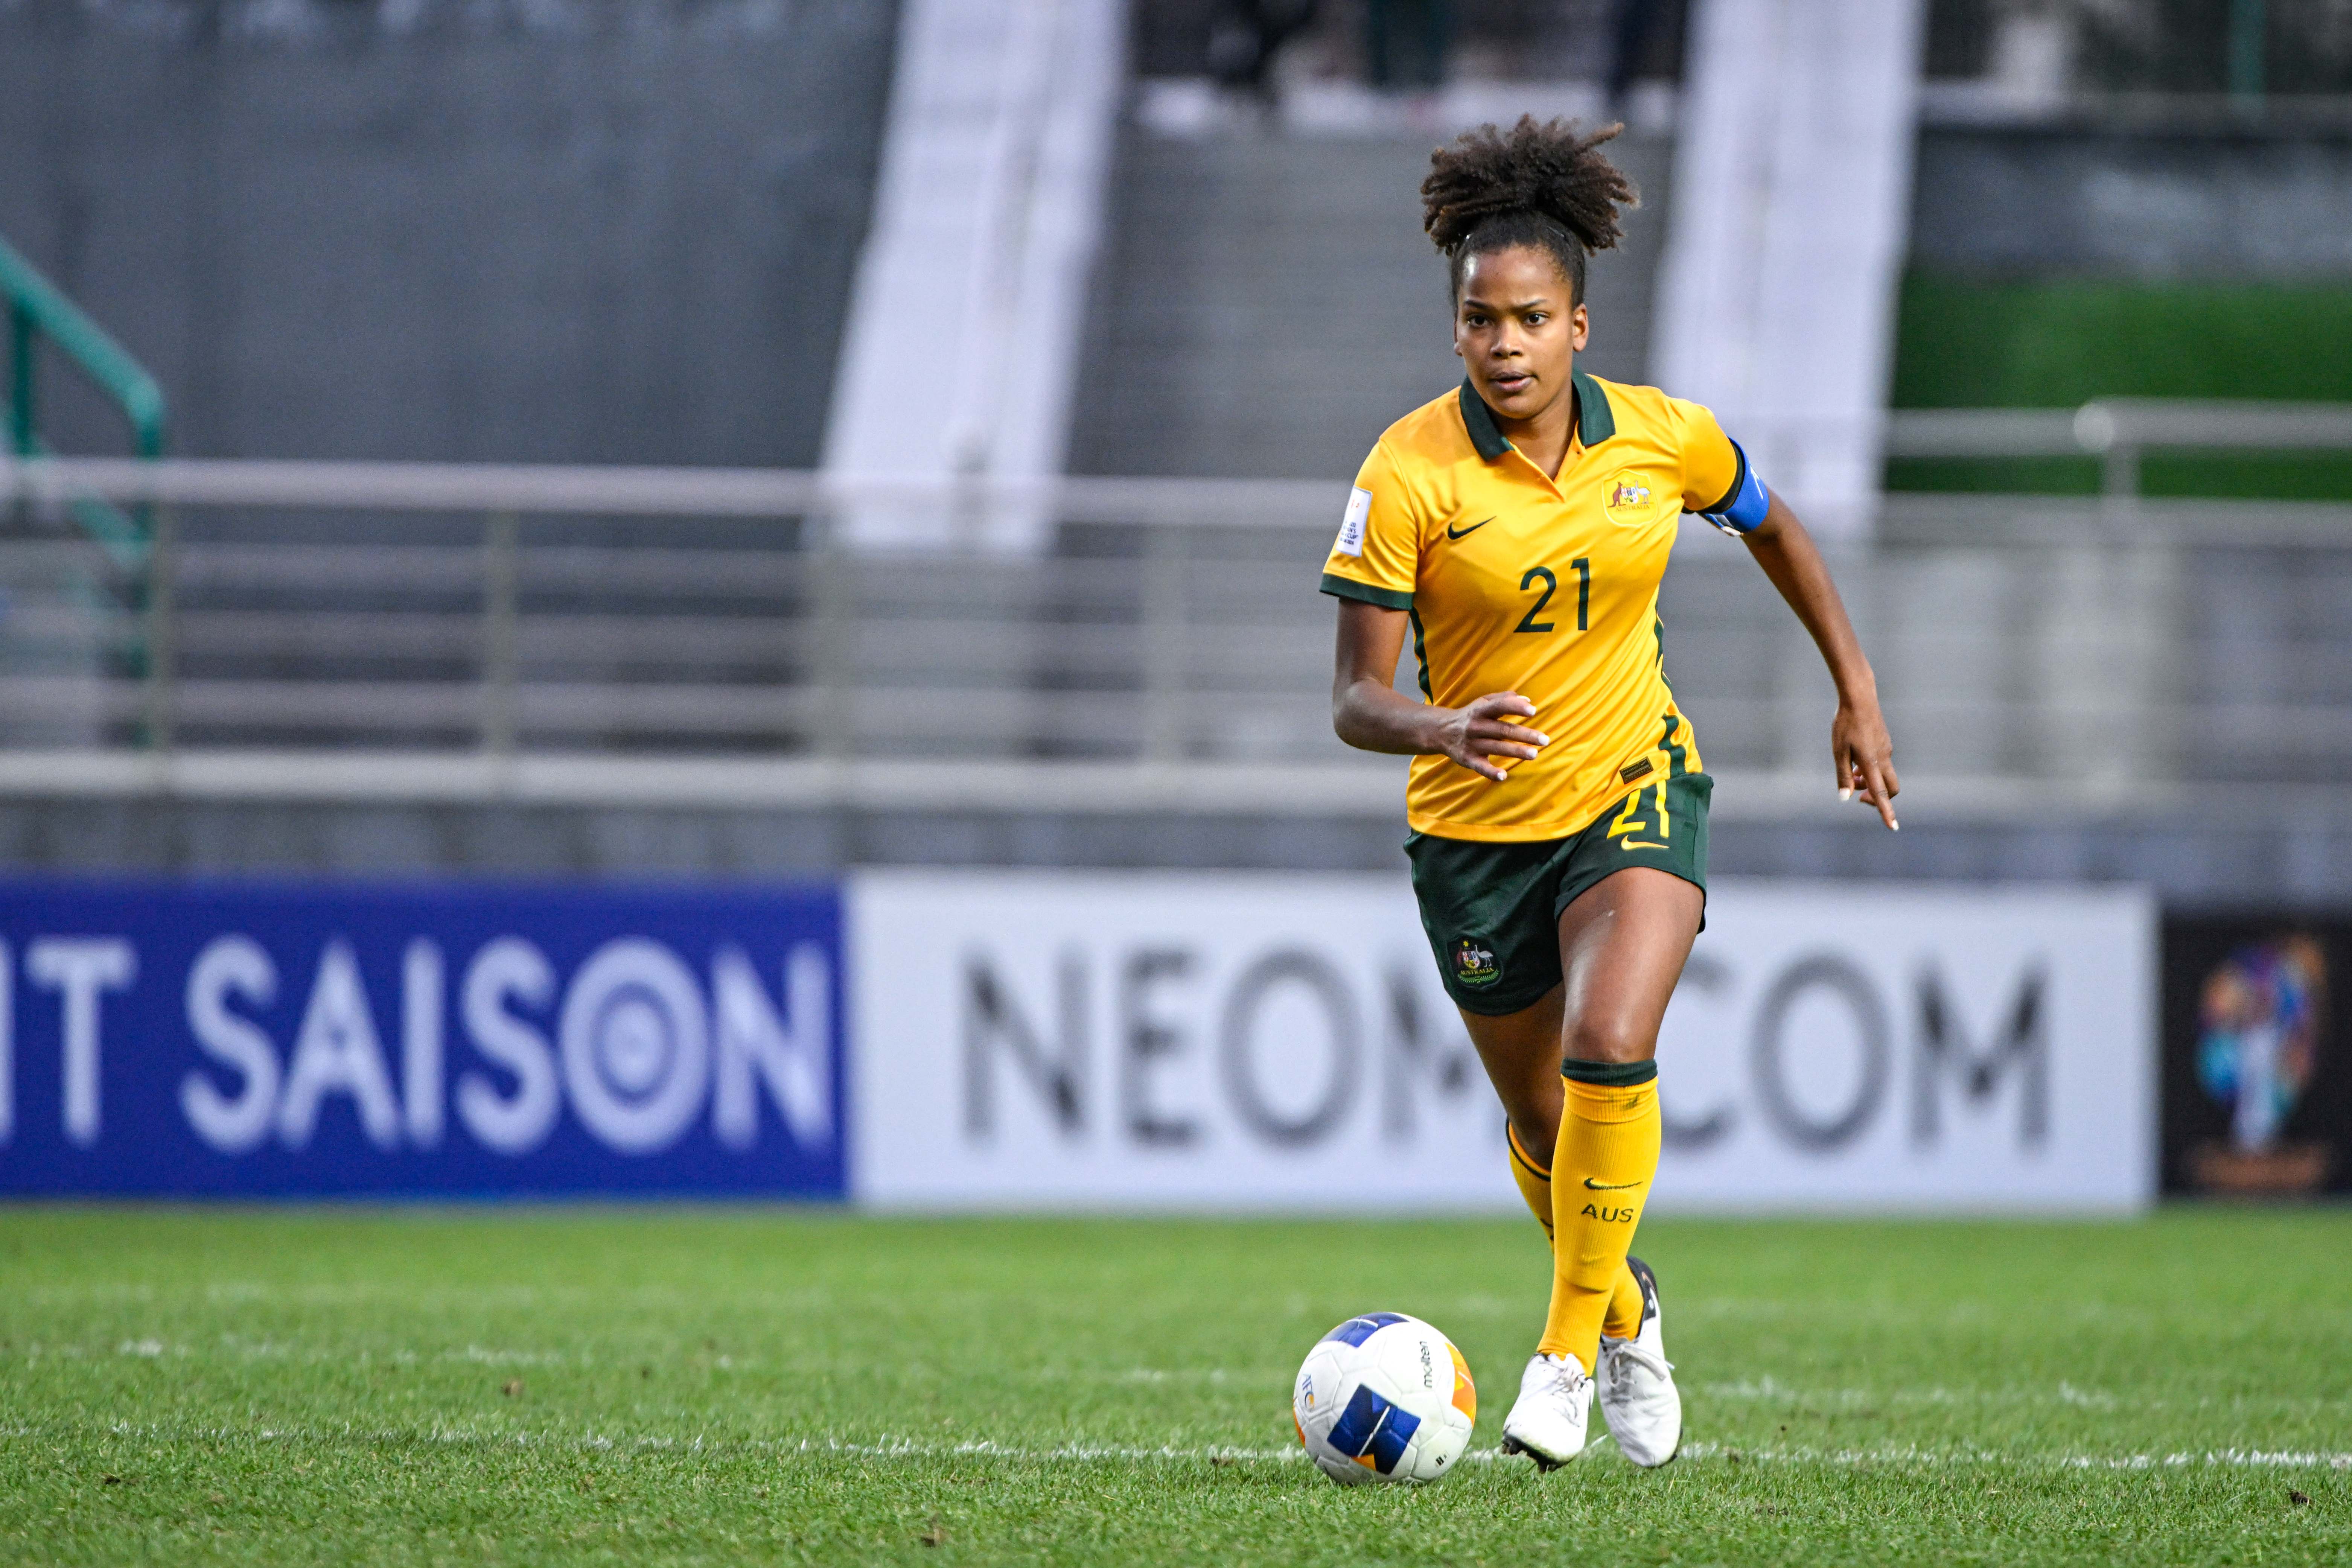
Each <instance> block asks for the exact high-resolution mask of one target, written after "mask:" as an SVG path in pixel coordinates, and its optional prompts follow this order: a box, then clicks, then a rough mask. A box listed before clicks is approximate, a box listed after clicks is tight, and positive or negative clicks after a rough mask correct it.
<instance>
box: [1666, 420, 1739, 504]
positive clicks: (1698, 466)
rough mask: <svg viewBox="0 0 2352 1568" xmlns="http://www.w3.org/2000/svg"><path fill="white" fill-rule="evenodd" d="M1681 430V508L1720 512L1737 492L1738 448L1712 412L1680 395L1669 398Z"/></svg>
mask: <svg viewBox="0 0 2352 1568" xmlns="http://www.w3.org/2000/svg"><path fill="white" fill-rule="evenodd" d="M1669 401H1670V402H1671V404H1672V405H1673V406H1674V411H1675V415H1676V416H1678V417H1677V418H1676V420H1675V423H1676V424H1677V425H1678V426H1680V427H1681V431H1682V455H1683V510H1685V511H1695V512H1719V511H1721V510H1724V509H1725V508H1726V507H1727V506H1729V505H1730V504H1731V503H1732V500H1733V499H1734V498H1735V497H1736V496H1737V495H1738V491H1739V480H1740V469H1741V468H1742V466H1743V465H1742V462H1741V459H1740V456H1739V448H1738V447H1735V446H1733V445H1732V444H1731V437H1728V436H1727V435H1725V434H1724V433H1723V426H1720V425H1718V424H1717V423H1716V420H1715V415H1714V413H1713V412H1712V411H1711V410H1709V409H1707V408H1706V407H1704V406H1702V405H1699V404H1696V403H1685V402H1684V401H1683V400H1682V399H1681V398H1679V397H1676V398H1672V399H1669Z"/></svg>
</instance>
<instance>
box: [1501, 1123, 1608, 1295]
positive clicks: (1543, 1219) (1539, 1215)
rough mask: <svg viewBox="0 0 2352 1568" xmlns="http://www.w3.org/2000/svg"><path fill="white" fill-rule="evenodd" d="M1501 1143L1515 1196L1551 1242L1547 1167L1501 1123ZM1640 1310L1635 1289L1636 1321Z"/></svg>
mask: <svg viewBox="0 0 2352 1568" xmlns="http://www.w3.org/2000/svg"><path fill="white" fill-rule="evenodd" d="M1503 1140H1504V1142H1507V1143H1508V1144H1509V1145H1510V1146H1511V1180H1513V1181H1515V1182H1517V1183H1518V1184H1519V1196H1521V1197H1523V1198H1525V1199H1527V1200H1528V1208H1529V1209H1530V1210H1531V1211H1533V1213H1534V1215H1535V1216H1536V1223H1537V1224H1538V1225H1540V1226H1543V1230H1544V1240H1545V1242H1546V1243H1547V1244H1549V1242H1550V1240H1551V1171H1550V1168H1549V1166H1547V1165H1545V1164H1544V1163H1542V1162H1540V1161H1538V1160H1537V1159H1536V1158H1535V1157H1534V1156H1533V1155H1531V1154H1529V1153H1528V1146H1527V1145H1526V1144H1525V1143H1523V1142H1520V1140H1519V1130H1518V1129H1517V1128H1516V1127H1513V1126H1512V1125H1510V1124H1509V1123H1508V1122H1505V1123H1504V1124H1503ZM1625 1278H1626V1282H1627V1283H1628V1284H1631V1283H1632V1282H1633V1276H1632V1275H1631V1274H1628V1275H1627V1276H1626V1277H1625ZM1641 1311H1642V1292H1641V1288H1640V1287H1638V1286H1636V1287H1634V1290H1633V1312H1634V1316H1635V1317H1636V1318H1637V1319H1638V1318H1639V1317H1640V1315H1641Z"/></svg>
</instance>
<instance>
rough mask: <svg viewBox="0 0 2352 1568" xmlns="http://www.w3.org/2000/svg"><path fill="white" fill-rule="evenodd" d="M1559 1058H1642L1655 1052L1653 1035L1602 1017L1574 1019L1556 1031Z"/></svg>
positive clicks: (1577, 1059)
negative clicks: (1583, 1019) (1601, 1018)
mask: <svg viewBox="0 0 2352 1568" xmlns="http://www.w3.org/2000/svg"><path fill="white" fill-rule="evenodd" d="M1559 1045H1560V1050H1559V1054H1560V1059H1561V1060H1562V1061H1571V1062H1645V1061H1648V1060H1649V1059H1650V1058H1652V1057H1654V1056H1655V1055H1656V1054H1657V1050H1658V1040H1657V1037H1656V1036H1654V1035H1652V1034H1648V1033H1645V1032H1644V1031H1643V1030H1640V1029H1635V1028H1630V1027H1628V1026H1624V1025H1622V1024H1615V1023H1611V1022H1608V1021H1606V1020H1593V1021H1591V1022H1585V1021H1581V1020H1580V1021H1578V1022H1575V1023H1571V1024H1570V1025H1569V1026H1567V1027H1566V1028H1564V1029H1562V1030H1561V1031H1560V1040H1559Z"/></svg>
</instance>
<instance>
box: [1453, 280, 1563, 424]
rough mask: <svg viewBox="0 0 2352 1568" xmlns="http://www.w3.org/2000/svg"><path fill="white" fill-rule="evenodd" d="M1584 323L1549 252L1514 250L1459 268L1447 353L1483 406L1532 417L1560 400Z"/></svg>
mask: <svg viewBox="0 0 2352 1568" xmlns="http://www.w3.org/2000/svg"><path fill="white" fill-rule="evenodd" d="M1587 324H1588V323H1587V321H1586V319H1585V314H1584V307H1583V306H1582V305H1578V304H1572V303H1571V302H1570V299H1569V281H1568V279H1566V278H1563V277H1561V276H1560V271H1559V264H1558V263H1557V262H1555V261H1553V260H1552V258H1551V254H1550V252H1549V251H1546V250H1541V249H1538V248H1537V247H1534V246H1514V247H1511V248H1510V249H1508V250H1496V251H1491V252H1489V253H1487V254H1486V255H1483V256H1473V257H1472V258H1470V259H1469V260H1468V261H1467V262H1465V264H1464V265H1463V268H1462V298H1461V300H1460V301H1459V302H1458V303H1457V304H1456V305H1455V306H1454V353H1457V354H1459V355H1461V356H1462V363H1463V364H1464V365H1465V366H1466V367H1467V368H1468V370H1469V373H1470V381H1471V384H1472V385H1474V386H1475V387H1476V388H1477V389H1478V395H1479V396H1481V397H1483V398H1485V399H1486V406H1488V407H1489V408H1492V409H1493V410H1494V411H1495V412H1496V413H1497V414H1499V415H1501V416H1504V417H1505V418H1507V419H1514V420H1517V419H1533V418H1535V417H1537V416H1538V415H1540V414H1542V413H1544V412H1546V411H1547V410H1549V409H1550V408H1551V407H1552V406H1553V405H1555V404H1557V403H1559V402H1560V401H1561V400H1563V399H1565V398H1566V397H1567V396H1568V373H1569V367H1570V365H1571V364H1573V363H1575V360H1576V351H1577V350H1579V349H1580V348H1582V347H1583V346H1584V338H1585V331H1586V327H1587Z"/></svg>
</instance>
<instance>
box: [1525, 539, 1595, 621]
mask: <svg viewBox="0 0 2352 1568" xmlns="http://www.w3.org/2000/svg"><path fill="white" fill-rule="evenodd" d="M1568 567H1569V570H1570V571H1571V572H1573V573H1575V574H1576V629H1577V630H1578V631H1582V630H1584V629H1585V622H1586V620H1587V618H1588V617H1589V616H1590V615H1591V609H1592V563H1591V561H1589V560H1587V559H1586V558H1585V557H1583V556H1581V555H1580V556H1578V557H1577V558H1576V559H1575V560H1573V561H1571V562H1570V563H1568ZM1538 584H1541V591H1540V592H1538V591H1537V589H1538ZM1519 592H1520V593H1522V594H1528V593H1533V594H1535V595H1536V602H1535V603H1534V604H1532V605H1528V613H1527V614H1526V615H1524V616H1520V617H1519V624H1518V625H1517V626H1513V627H1512V628H1511V629H1512V630H1513V631H1515V632H1549V631H1553V630H1556V629H1558V627H1557V625H1556V623H1554V622H1551V621H1544V620H1538V619H1537V618H1536V617H1537V616H1540V615H1542V614H1543V613H1544V609H1545V606H1547V605H1549V604H1550V603H1551V596H1552V595H1554V594H1557V593H1559V578H1558V577H1557V576H1555V575H1554V574H1553V573H1552V569H1551V568H1550V567H1549V566H1530V567H1528V569H1527V571H1526V572H1524V573H1523V574H1520V577H1519Z"/></svg>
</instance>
